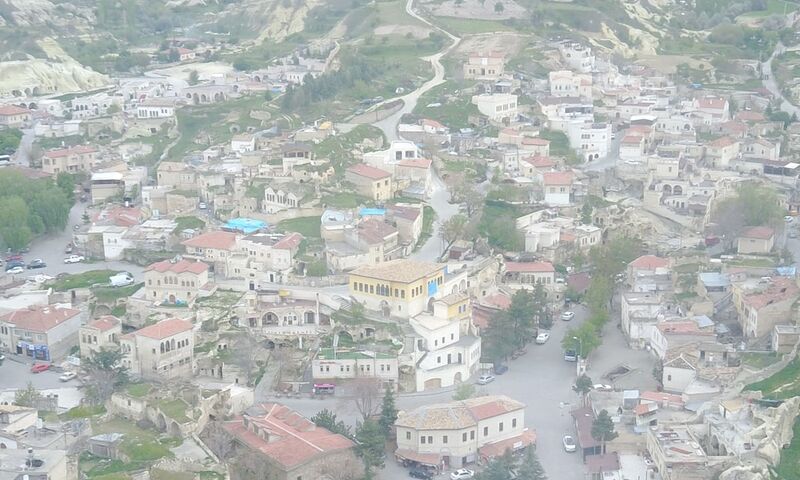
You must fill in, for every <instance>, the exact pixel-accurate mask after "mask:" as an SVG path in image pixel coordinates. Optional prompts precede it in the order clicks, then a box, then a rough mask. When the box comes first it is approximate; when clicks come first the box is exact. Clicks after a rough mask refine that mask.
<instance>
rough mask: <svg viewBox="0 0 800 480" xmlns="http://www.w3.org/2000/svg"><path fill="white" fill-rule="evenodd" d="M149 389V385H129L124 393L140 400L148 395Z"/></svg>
mask: <svg viewBox="0 0 800 480" xmlns="http://www.w3.org/2000/svg"><path fill="white" fill-rule="evenodd" d="M150 389H151V387H150V385H148V384H146V383H131V384H130V385H128V387H127V388H126V391H127V392H128V395H130V396H131V397H136V398H142V397H144V396H145V395H147V394H148V393H150Z"/></svg>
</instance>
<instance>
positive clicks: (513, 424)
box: [511, 418, 517, 428]
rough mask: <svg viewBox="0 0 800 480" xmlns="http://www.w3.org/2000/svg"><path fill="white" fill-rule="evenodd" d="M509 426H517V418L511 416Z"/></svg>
mask: <svg viewBox="0 0 800 480" xmlns="http://www.w3.org/2000/svg"><path fill="white" fill-rule="evenodd" d="M511 428H517V419H516V418H512V419H511Z"/></svg>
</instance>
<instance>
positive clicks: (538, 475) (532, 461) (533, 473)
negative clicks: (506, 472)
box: [515, 447, 547, 480]
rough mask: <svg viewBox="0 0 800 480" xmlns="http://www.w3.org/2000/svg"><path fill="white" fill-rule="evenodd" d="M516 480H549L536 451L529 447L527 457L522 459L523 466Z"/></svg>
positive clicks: (526, 450)
mask: <svg viewBox="0 0 800 480" xmlns="http://www.w3.org/2000/svg"><path fill="white" fill-rule="evenodd" d="M515 478H519V479H521V480H522V479H524V480H547V474H545V471H544V467H542V463H541V462H540V461H539V457H538V455H536V449H534V448H533V447H528V448H526V449H525V457H524V458H523V459H522V464H521V465H520V466H519V468H518V469H517V475H516V477H515Z"/></svg>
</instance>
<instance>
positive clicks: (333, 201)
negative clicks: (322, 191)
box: [322, 192, 371, 208]
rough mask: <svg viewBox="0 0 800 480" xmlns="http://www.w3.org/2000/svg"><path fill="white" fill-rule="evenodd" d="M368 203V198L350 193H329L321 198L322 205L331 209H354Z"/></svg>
mask: <svg viewBox="0 0 800 480" xmlns="http://www.w3.org/2000/svg"><path fill="white" fill-rule="evenodd" d="M370 202H371V200H370V199H369V198H367V197H362V196H361V195H358V194H356V193H351V192H338V193H331V194H327V195H324V196H323V197H322V203H324V204H325V205H326V206H328V207H333V208H356V207H357V206H359V205H366V204H369V203H370Z"/></svg>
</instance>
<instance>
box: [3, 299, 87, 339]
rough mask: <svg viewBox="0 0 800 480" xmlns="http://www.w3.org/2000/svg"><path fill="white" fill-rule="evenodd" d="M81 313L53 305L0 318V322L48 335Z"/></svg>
mask: <svg viewBox="0 0 800 480" xmlns="http://www.w3.org/2000/svg"><path fill="white" fill-rule="evenodd" d="M80 313H81V311H80V310H76V309H74V308H61V307H57V306H52V305H45V306H31V307H28V308H23V309H20V310H15V311H13V312H9V313H7V314H5V315H2V316H0V322H6V323H10V324H13V325H14V326H16V327H17V328H20V329H24V330H30V331H32V332H37V333H47V331H48V330H50V329H52V328H54V327H56V326H58V325H60V324H62V323H64V322H66V321H67V320H69V319H71V318H73V317H75V316H76V315H79V314H80Z"/></svg>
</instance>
